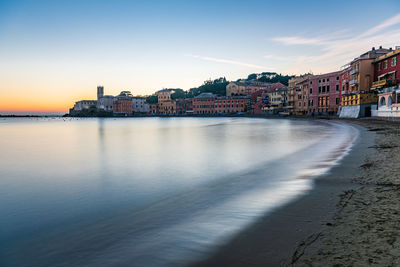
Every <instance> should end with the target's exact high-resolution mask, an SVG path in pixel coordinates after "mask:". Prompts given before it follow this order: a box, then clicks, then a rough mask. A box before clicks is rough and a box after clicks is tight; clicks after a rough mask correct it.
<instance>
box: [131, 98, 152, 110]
mask: <svg viewBox="0 0 400 267" xmlns="http://www.w3.org/2000/svg"><path fill="white" fill-rule="evenodd" d="M132 110H133V113H149V112H150V107H149V104H147V103H146V99H145V98H144V97H133V98H132Z"/></svg>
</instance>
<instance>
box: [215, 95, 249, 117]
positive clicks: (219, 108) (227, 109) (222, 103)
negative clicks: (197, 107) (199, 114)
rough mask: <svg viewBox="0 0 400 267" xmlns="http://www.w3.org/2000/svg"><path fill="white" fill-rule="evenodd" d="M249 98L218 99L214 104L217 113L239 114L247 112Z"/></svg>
mask: <svg viewBox="0 0 400 267" xmlns="http://www.w3.org/2000/svg"><path fill="white" fill-rule="evenodd" d="M247 101H248V98H247V97H245V96H233V97H225V96H223V97H217V98H216V99H215V102H214V112H215V113H221V114H225V113H239V112H246V111H247Z"/></svg>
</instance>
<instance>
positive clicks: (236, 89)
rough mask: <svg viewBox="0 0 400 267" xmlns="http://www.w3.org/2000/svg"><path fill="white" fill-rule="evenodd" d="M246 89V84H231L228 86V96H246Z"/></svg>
mask: <svg viewBox="0 0 400 267" xmlns="http://www.w3.org/2000/svg"><path fill="white" fill-rule="evenodd" d="M246 87H247V84H246V83H244V82H230V83H228V85H227V86H226V96H238V95H246V94H247V92H246Z"/></svg>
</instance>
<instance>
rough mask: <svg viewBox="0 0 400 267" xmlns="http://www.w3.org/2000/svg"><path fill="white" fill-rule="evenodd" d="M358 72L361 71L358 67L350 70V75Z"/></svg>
mask: <svg viewBox="0 0 400 267" xmlns="http://www.w3.org/2000/svg"><path fill="white" fill-rule="evenodd" d="M358 72H359V70H358V69H354V70H351V71H350V75H354V74H356V73H358Z"/></svg>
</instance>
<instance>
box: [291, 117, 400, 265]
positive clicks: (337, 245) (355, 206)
mask: <svg viewBox="0 0 400 267" xmlns="http://www.w3.org/2000/svg"><path fill="white" fill-rule="evenodd" d="M352 122H353V123H356V124H359V125H362V126H364V127H366V128H367V129H368V130H369V131H373V132H376V138H375V143H374V145H372V147H371V148H372V149H373V151H371V152H370V153H368V155H367V156H366V157H365V159H364V161H365V162H364V164H363V165H361V166H360V170H359V174H358V175H356V176H355V177H354V178H353V179H352V182H353V183H354V184H355V185H356V187H355V188H354V189H351V190H347V191H345V192H343V193H342V194H341V198H340V201H339V202H338V204H337V210H336V212H335V215H334V217H333V219H332V223H331V226H330V227H328V228H326V229H324V231H321V232H319V233H318V238H316V239H315V241H314V242H312V243H310V244H304V245H302V246H299V247H298V249H297V253H298V259H293V260H292V261H291V262H289V263H287V265H293V266H369V265H371V266H399V265H400V210H399V207H400V206H399V203H400V164H399V162H400V161H399V159H400V153H399V152H400V149H399V139H400V121H393V120H390V119H389V120H378V119H362V120H357V121H352ZM305 246H307V247H305ZM304 247H305V248H304ZM303 253H304V254H303ZM301 254H303V255H301Z"/></svg>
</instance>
